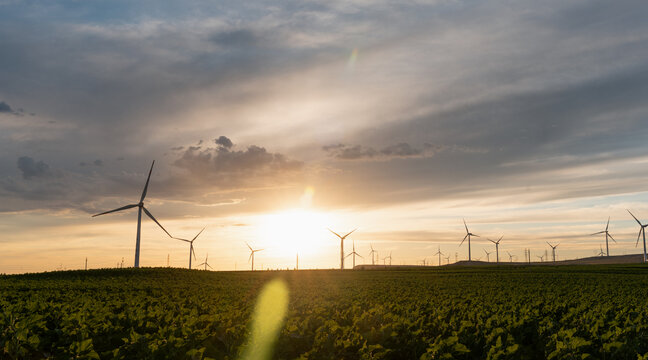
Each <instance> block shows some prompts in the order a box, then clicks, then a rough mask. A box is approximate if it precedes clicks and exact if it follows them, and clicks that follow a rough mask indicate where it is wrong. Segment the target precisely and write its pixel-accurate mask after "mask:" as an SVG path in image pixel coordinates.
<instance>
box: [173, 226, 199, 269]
mask: <svg viewBox="0 0 648 360" xmlns="http://www.w3.org/2000/svg"><path fill="white" fill-rule="evenodd" d="M203 231H205V228H203V229H202V230H200V232H199V233H198V234H197V235H196V236H194V238H193V239H191V240H187V239H180V238H177V237H174V239H176V240H180V241H184V242H188V243H189V270H191V255H192V254H193V258H194V260H196V252H195V251H194V246H193V243H194V241H196V239H197V238H198V236H200V234H202V232H203Z"/></svg>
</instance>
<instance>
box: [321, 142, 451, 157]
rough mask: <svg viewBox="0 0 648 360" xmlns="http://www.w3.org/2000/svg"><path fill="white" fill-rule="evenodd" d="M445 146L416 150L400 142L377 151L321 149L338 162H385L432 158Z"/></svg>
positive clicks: (338, 147)
mask: <svg viewBox="0 0 648 360" xmlns="http://www.w3.org/2000/svg"><path fill="white" fill-rule="evenodd" d="M445 148H446V147H445V146H441V145H432V144H428V143H425V144H423V146H422V147H420V148H416V147H413V146H412V145H410V144H408V143H405V142H401V143H397V144H393V145H388V146H385V147H383V148H381V149H379V150H376V149H374V148H373V147H366V146H362V145H346V144H334V145H326V146H324V147H322V149H323V150H324V151H325V152H327V153H328V155H329V156H331V157H334V158H336V159H340V160H380V161H386V160H391V159H396V158H401V159H404V158H425V157H431V156H434V154H435V153H437V152H439V151H442V150H443V149H445Z"/></svg>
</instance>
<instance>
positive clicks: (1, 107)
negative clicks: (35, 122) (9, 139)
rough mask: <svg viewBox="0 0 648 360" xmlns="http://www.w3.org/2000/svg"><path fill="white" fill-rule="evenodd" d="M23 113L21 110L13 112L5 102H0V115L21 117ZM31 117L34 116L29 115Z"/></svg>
mask: <svg viewBox="0 0 648 360" xmlns="http://www.w3.org/2000/svg"><path fill="white" fill-rule="evenodd" d="M24 113H25V110H23V109H17V110H14V109H12V108H11V106H9V104H7V103H6V102H4V101H0V114H11V115H16V116H23V115H24ZM31 115H34V114H31Z"/></svg>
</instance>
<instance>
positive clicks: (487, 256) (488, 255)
mask: <svg viewBox="0 0 648 360" xmlns="http://www.w3.org/2000/svg"><path fill="white" fill-rule="evenodd" d="M484 252H485V253H486V261H488V262H490V254H492V253H493V252H492V251H491V252H488V251H486V249H484Z"/></svg>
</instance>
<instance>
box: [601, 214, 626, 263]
mask: <svg viewBox="0 0 648 360" xmlns="http://www.w3.org/2000/svg"><path fill="white" fill-rule="evenodd" d="M633 216H634V215H633ZM609 227H610V217H609V216H608V221H607V224H606V225H605V230H603V231H599V232H595V233H594V234H590V236H593V235H598V234H605V250H606V252H607V256H610V247H609V245H608V238H610V239H612V241H614V242H615V243H616V240H614V238H613V237H612V235H610V233H609V232H608V228H609Z"/></svg>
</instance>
